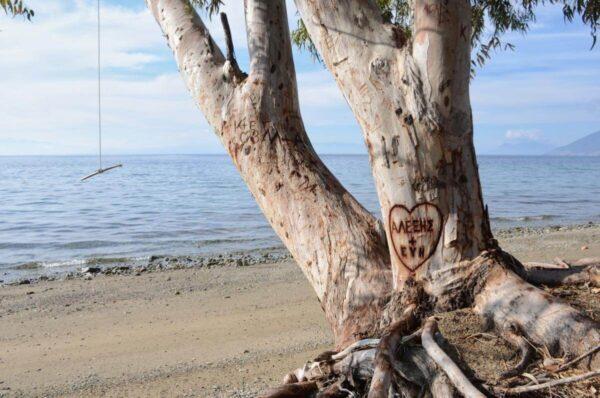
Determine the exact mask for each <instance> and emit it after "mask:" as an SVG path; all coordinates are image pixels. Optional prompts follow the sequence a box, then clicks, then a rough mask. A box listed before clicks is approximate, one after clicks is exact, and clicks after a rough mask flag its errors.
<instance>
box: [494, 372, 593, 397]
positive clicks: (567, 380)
mask: <svg viewBox="0 0 600 398" xmlns="http://www.w3.org/2000/svg"><path fill="white" fill-rule="evenodd" d="M597 376H600V370H594V371H591V372H588V373H583V374H580V375H577V376H571V377H565V378H564V379H556V380H552V381H549V382H547V383H542V384H534V385H532V386H521V387H513V388H500V387H496V388H495V390H496V391H498V392H500V393H503V394H512V395H516V394H524V393H526V392H532V391H538V390H543V389H545V388H550V387H555V386H559V385H562V384H569V383H575V382H578V381H582V380H587V379H591V378H592V377H597Z"/></svg>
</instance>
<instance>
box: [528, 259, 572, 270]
mask: <svg viewBox="0 0 600 398" xmlns="http://www.w3.org/2000/svg"><path fill="white" fill-rule="evenodd" d="M523 265H524V266H525V268H542V269H567V268H569V267H568V266H567V267H565V266H563V265H560V264H552V263H539V262H535V261H530V262H527V263H523Z"/></svg>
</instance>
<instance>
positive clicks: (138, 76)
mask: <svg viewBox="0 0 600 398" xmlns="http://www.w3.org/2000/svg"><path fill="white" fill-rule="evenodd" d="M225 3H226V6H225V8H224V11H225V12H227V14H228V17H229V20H230V25H231V27H232V31H233V39H234V44H235V48H236V55H237V57H238V61H239V63H240V65H241V66H242V68H243V69H245V70H248V67H247V66H248V55H247V44H246V37H245V28H244V17H243V9H242V4H243V1H242V0H229V1H225ZM287 3H288V14H289V19H290V25H291V26H292V27H294V26H295V25H296V21H297V19H298V15H297V13H296V10H295V8H294V6H293V1H290V0H288V1H287ZM27 4H28V5H29V6H30V7H31V8H33V9H34V10H35V11H36V15H35V17H34V18H33V20H32V22H27V21H25V20H23V19H21V18H14V19H13V18H9V17H7V16H4V15H0V104H1V105H0V109H1V110H0V155H76V154H94V153H96V152H97V147H98V143H97V140H98V138H97V117H98V116H97V88H96V73H97V69H96V62H97V60H96V56H97V55H96V51H97V49H96V2H95V0H94V1H89V0H28V1H27ZM204 19H205V21H206V20H207V18H206V17H205V18H204ZM207 24H208V26H209V28H210V30H211V33H212V34H213V37H214V38H215V40H216V41H217V43H218V44H219V45H220V46H221V48H224V41H223V33H222V28H221V26H220V22H219V19H218V18H213V20H212V21H207ZM102 35H103V36H102V45H101V49H102V54H103V60H102V74H103V83H102V84H103V87H102V101H103V152H104V153H106V154H117V155H118V154H165V153H170V154H173V153H177V154H189V153H194V154H195V153H211V154H213V153H224V150H223V149H222V147H221V145H220V143H219V142H218V140H217V139H216V136H215V135H214V133H213V131H212V129H211V127H210V126H209V125H208V124H207V122H206V120H205V119H204V117H203V116H202V114H201V112H200V111H199V110H198V109H197V108H196V107H195V105H194V103H193V101H192V99H191V98H190V96H189V95H188V93H187V91H186V89H185V87H184V85H183V82H182V80H181V78H180V76H179V73H178V71H177V66H176V65H175V62H174V60H173V56H172V53H171V51H170V49H169V48H168V47H167V45H166V41H165V39H164V38H163V36H162V33H161V31H160V29H159V27H158V25H157V24H156V22H155V21H154V19H153V18H152V17H151V15H150V13H149V12H148V11H147V10H146V8H145V3H144V1H143V0H135V1H134V0H127V1H114V0H102ZM506 38H507V39H508V41H510V42H511V43H513V44H515V45H516V49H515V51H501V52H498V53H496V54H495V55H494V57H493V59H492V60H491V61H489V62H488V64H486V65H485V66H484V67H483V68H482V69H478V70H477V74H476V77H475V79H474V80H473V82H472V85H471V98H472V106H473V118H474V124H475V145H476V150H477V152H478V153H480V154H489V153H503V151H504V152H506V151H508V152H511V151H512V152H515V153H517V152H518V151H523V150H524V148H525V150H526V151H538V152H539V151H545V150H547V149H549V148H551V147H554V146H560V145H564V144H568V143H570V142H572V141H573V140H576V139H578V138H581V137H583V136H585V135H587V134H590V133H592V132H595V131H597V130H600V45H598V46H597V47H596V48H595V49H593V50H590V46H591V43H592V41H591V38H590V35H589V29H588V28H587V27H586V26H584V25H582V24H581V22H578V21H577V22H575V23H570V24H566V23H565V22H564V21H563V18H562V14H561V12H560V8H558V7H552V6H550V7H548V6H547V7H540V8H539V9H538V19H537V21H536V23H535V24H534V25H533V26H532V29H531V31H530V32H529V33H528V34H527V35H526V36H522V35H521V34H510V35H508V36H507V37H506ZM294 60H295V62H296V71H297V74H298V87H299V95H300V104H301V110H302V115H303V118H304V122H305V125H306V128H307V131H308V134H309V136H310V138H311V140H312V142H313V144H314V146H315V148H316V149H317V151H318V152H320V153H366V150H365V147H364V143H363V137H362V133H361V131H360V128H359V126H358V124H357V123H356V120H355V118H354V116H353V115H352V113H351V112H350V110H349V107H348V105H347V104H346V102H345V100H344V99H343V97H342V95H341V93H340V92H339V90H338V89H337V87H336V85H335V82H334V81H333V79H332V77H331V76H330V74H329V72H328V71H327V70H326V69H325V68H324V67H323V66H322V65H320V64H319V63H317V62H315V61H313V59H312V57H311V56H310V55H309V54H308V53H306V52H303V51H299V50H295V51H294Z"/></svg>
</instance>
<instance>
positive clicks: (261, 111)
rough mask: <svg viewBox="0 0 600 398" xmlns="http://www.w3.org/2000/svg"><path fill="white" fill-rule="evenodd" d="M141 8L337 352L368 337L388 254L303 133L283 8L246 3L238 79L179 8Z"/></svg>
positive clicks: (181, 3)
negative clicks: (244, 53)
mask: <svg viewBox="0 0 600 398" xmlns="http://www.w3.org/2000/svg"><path fill="white" fill-rule="evenodd" d="M147 3H148V6H149V8H150V10H151V11H152V14H153V15H154V17H155V18H156V20H157V21H158V22H159V24H160V26H161V28H162V30H163V32H164V33H165V35H166V37H167V39H168V42H169V46H170V47H171V49H172V50H173V52H174V55H175V58H176V60H177V64H178V66H179V69H180V71H181V74H182V76H183V78H184V80H185V81H186V84H187V86H188V89H189V90H190V92H191V94H192V97H193V98H194V100H195V101H196V102H197V104H198V106H199V108H200V110H201V111H202V112H203V113H204V115H205V116H206V118H207V119H208V122H209V123H210V124H211V125H212V126H213V128H214V129H215V131H216V133H217V135H218V136H219V138H220V139H221V142H222V143H223V146H224V147H225V148H226V149H227V152H228V153H229V155H230V156H231V158H232V160H233V162H234V164H235V166H236V167H237V169H238V170H239V172H240V174H241V175H242V177H243V179H244V181H245V182H246V184H247V185H248V188H249V189H250V191H251V192H252V195H253V196H254V198H255V199H256V201H257V203H258V204H259V206H260V208H261V209H262V211H263V213H264V214H265V217H266V218H267V220H268V221H269V223H270V224H271V226H272V227H273V229H274V230H275V232H276V233H277V235H278V236H279V237H280V238H281V240H282V241H283V243H284V244H285V245H286V247H287V248H288V250H289V251H290V253H292V255H293V257H294V259H295V260H296V262H297V263H298V265H299V266H300V268H301V269H302V271H303V272H304V274H305V275H306V277H307V279H308V280H309V282H310V283H311V285H312V286H313V288H314V289H315V292H316V294H317V297H318V298H319V300H320V302H321V305H322V307H323V309H324V311H325V314H326V316H327V319H328V321H329V323H330V325H331V327H332V330H333V332H334V335H335V339H336V342H337V343H338V345H340V346H341V345H345V344H347V343H349V342H351V341H354V340H355V339H357V338H361V337H362V336H364V335H366V334H371V333H373V332H376V328H377V325H378V324H379V320H380V319H381V317H382V311H383V307H384V304H385V302H386V301H387V300H388V299H389V296H390V293H391V289H390V281H391V278H390V276H389V275H390V265H389V263H390V262H389V252H388V248H387V246H386V245H385V242H384V241H383V240H382V239H381V234H382V232H381V231H382V228H381V226H380V223H379V222H378V221H377V219H376V218H375V217H373V216H372V215H371V214H370V213H369V212H368V211H367V210H365V209H364V208H363V207H362V206H361V205H360V204H359V203H358V202H357V201H356V200H355V199H354V197H352V195H350V194H349V193H348V191H346V190H345V189H344V188H343V187H342V185H341V184H340V183H339V181H338V180H337V179H336V178H335V177H334V176H333V175H332V174H331V172H330V171H329V170H328V169H327V168H326V167H325V165H324V164H323V162H322V161H321V160H320V159H319V157H318V156H317V155H316V153H315V151H314V149H313V148H312V145H311V143H310V140H309V139H308V136H307V135H306V132H305V129H304V125H303V122H302V118H301V115H300V110H299V105H298V94H297V88H296V75H295V70H294V64H293V60H292V49H291V44H290V36H289V30H288V22H287V15H286V10H285V3H284V2H283V1H275V2H273V1H268V0H264V1H259V0H247V1H246V4H245V8H246V24H247V31H248V45H249V51H250V72H249V74H248V76H247V77H246V78H243V76H242V75H241V74H240V73H237V72H236V71H234V70H232V68H231V65H230V64H229V63H228V62H227V61H226V60H225V58H224V57H223V55H222V53H221V51H220V50H219V48H218V47H217V46H216V44H215V43H214V41H213V40H212V38H211V37H210V34H209V32H208V31H207V29H206V27H205V26H204V24H203V23H202V21H201V20H200V18H199V17H198V15H197V14H196V12H195V11H194V10H193V8H192V7H191V6H190V5H189V3H188V2H187V1H185V0H147ZM374 325H375V329H374Z"/></svg>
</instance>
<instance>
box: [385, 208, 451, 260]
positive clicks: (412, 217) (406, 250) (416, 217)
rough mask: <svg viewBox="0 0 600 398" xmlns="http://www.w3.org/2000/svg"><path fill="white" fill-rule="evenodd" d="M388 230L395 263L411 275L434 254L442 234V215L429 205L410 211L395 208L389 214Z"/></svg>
mask: <svg viewBox="0 0 600 398" xmlns="http://www.w3.org/2000/svg"><path fill="white" fill-rule="evenodd" d="M389 228H390V236H391V238H392V246H394V252H396V255H397V256H398V259H399V260H400V262H401V263H402V264H403V265H404V266H405V267H406V268H408V270H409V271H410V272H415V271H416V270H417V268H419V267H420V266H421V265H423V263H425V261H427V259H429V257H431V255H432V254H433V253H434V252H435V248H436V247H437V245H438V242H439V241H440V236H441V234H442V213H441V212H440V210H439V209H438V208H437V207H436V206H435V205H433V204H431V203H420V204H418V205H416V206H415V207H413V208H412V209H410V210H408V208H407V207H405V206H402V205H395V206H394V207H392V209H391V210H390V217H389Z"/></svg>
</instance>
